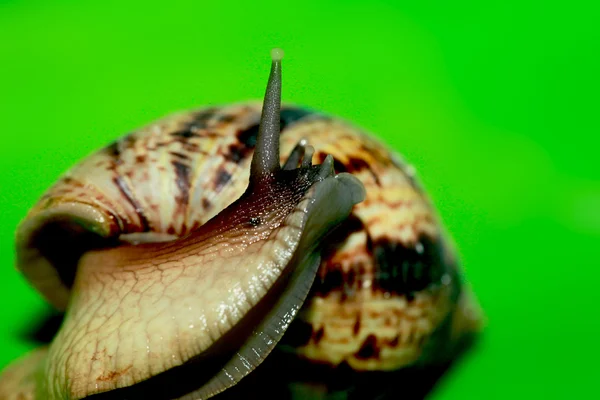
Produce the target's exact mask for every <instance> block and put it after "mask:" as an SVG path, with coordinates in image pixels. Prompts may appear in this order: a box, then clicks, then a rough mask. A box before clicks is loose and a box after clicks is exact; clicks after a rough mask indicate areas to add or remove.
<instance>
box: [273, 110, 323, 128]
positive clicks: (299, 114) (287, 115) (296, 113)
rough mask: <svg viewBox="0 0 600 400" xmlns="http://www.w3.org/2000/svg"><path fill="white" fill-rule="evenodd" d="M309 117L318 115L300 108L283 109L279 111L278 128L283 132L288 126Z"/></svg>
mask: <svg viewBox="0 0 600 400" xmlns="http://www.w3.org/2000/svg"><path fill="white" fill-rule="evenodd" d="M311 115H318V114H317V113H316V112H315V111H312V110H308V109H306V108H301V107H285V108H282V109H281V120H280V127H281V130H282V131H283V130H284V129H285V128H287V127H289V126H290V125H292V124H294V123H296V122H298V121H300V120H301V119H304V118H306V117H309V116H311Z"/></svg>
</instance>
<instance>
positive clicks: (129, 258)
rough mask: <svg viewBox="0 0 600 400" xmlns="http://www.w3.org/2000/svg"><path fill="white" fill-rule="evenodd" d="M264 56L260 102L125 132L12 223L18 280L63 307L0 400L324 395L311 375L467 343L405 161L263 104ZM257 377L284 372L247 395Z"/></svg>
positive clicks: (418, 358)
mask: <svg viewBox="0 0 600 400" xmlns="http://www.w3.org/2000/svg"><path fill="white" fill-rule="evenodd" d="M271 56H272V63H271V70H270V75H269V80H268V84H267V89H266V93H265V97H264V101H263V104H262V105H261V104H260V103H255V102H247V103H237V104H231V105H225V106H211V107H205V108H201V109H197V110H193V111H188V112H182V113H177V114H173V115H171V116H168V117H166V118H163V119H161V120H159V121H157V122H154V123H152V124H150V125H148V126H146V127H144V128H141V129H139V130H136V131H134V132H133V133H130V134H128V135H127V136H125V137H123V138H121V139H119V140H117V141H116V142H114V143H112V144H111V145H109V146H107V147H106V148H104V149H101V150H99V151H98V152H96V153H94V154H92V155H91V156H89V157H88V158H86V159H85V160H83V161H82V162H81V163H79V164H77V165H76V166H75V167H74V168H72V169H71V170H70V171H68V172H67V173H65V174H64V176H62V177H61V178H60V179H59V181H58V182H57V183H56V184H55V185H53V186H52V187H51V188H50V189H49V190H48V191H47V192H46V194H44V195H43V197H42V198H41V199H40V200H39V202H38V203H37V204H36V205H35V206H34V207H33V209H32V210H31V211H30V212H29V213H28V215H27V216H26V218H25V219H24V220H23V222H22V223H21V224H20V225H19V227H18V229H17V234H16V254H17V261H16V263H17V268H18V270H19V271H20V272H21V273H22V274H23V275H24V276H25V278H26V279H27V280H28V281H29V282H30V283H31V285H33V287H34V288H35V289H37V290H38V291H39V292H40V293H41V295H42V296H43V297H44V298H45V299H46V300H47V301H48V302H49V303H51V304H52V305H53V306H54V307H56V308H57V309H58V310H61V311H64V312H65V314H64V320H63V323H62V325H61V327H60V329H59V331H58V332H57V334H56V336H55V337H54V339H53V340H52V342H51V343H50V344H49V345H48V346H44V347H41V348H39V349H37V350H34V351H33V352H31V353H30V354H27V355H25V356H24V357H23V358H21V359H20V360H17V361H15V362H14V363H13V364H11V365H9V366H8V367H7V368H6V369H5V370H4V371H3V373H2V375H1V376H0V399H50V400H66V399H69V400H71V399H88V398H89V399H190V400H191V399H208V398H216V399H219V398H226V396H227V395H228V394H230V395H231V396H234V397H232V398H238V397H235V396H236V395H235V393H242V394H243V396H245V398H261V397H262V398H270V397H269V396H275V397H278V398H287V397H289V398H326V396H327V395H328V393H334V392H335V391H336V390H337V389H335V388H332V387H331V386H330V385H329V384H328V383H327V382H326V381H327V373H330V372H332V371H334V372H333V373H334V374H335V373H336V372H335V371H340V370H343V371H345V373H348V374H350V375H347V376H356V377H360V376H373V375H372V374H374V373H375V374H384V376H388V375H385V374H388V373H389V374H392V375H389V376H393V374H394V373H395V372H397V371H402V370H406V369H408V368H411V367H414V366H430V365H442V364H444V363H447V362H449V361H450V360H452V359H453V358H454V357H456V356H457V354H459V353H460V349H461V345H460V344H461V343H462V342H464V340H465V338H467V337H471V336H472V335H474V334H476V333H477V332H478V331H479V329H480V321H481V316H480V313H479V311H478V310H479V309H478V306H477V302H476V301H475V300H474V298H473V296H472V294H471V291H470V290H469V288H468V286H467V285H466V284H465V283H464V282H463V280H462V274H461V271H460V268H459V262H458V259H457V256H456V254H455V251H454V249H453V247H452V246H451V244H450V242H449V239H448V235H447V234H446V233H445V232H444V230H443V228H442V227H441V224H440V222H439V219H438V217H437V215H436V213H435V210H434V209H433V206H432V205H431V204H430V201H429V199H428V198H427V197H426V195H425V193H424V191H423V189H422V187H421V185H420V184H419V183H418V182H417V179H416V178H415V176H414V172H413V170H412V167H410V166H409V165H408V164H407V163H406V162H405V161H404V160H403V159H402V158H400V156H398V155H396V154H395V153H394V152H393V151H390V150H388V149H387V148H386V147H385V146H384V145H383V144H381V143H380V142H379V141H378V140H377V139H375V138H374V137H373V136H371V135H370V134H368V133H365V132H364V131H362V130H361V129H359V128H357V127H355V126H354V125H352V124H350V123H348V122H346V121H344V120H342V119H339V118H335V117H332V116H329V115H327V114H324V113H320V112H317V111H313V110H309V109H306V108H302V107H298V106H295V105H288V104H284V105H281V59H282V56H283V52H282V51H281V50H280V49H274V50H273V51H272V53H271ZM280 147H281V151H280ZM313 161H316V162H315V163H313ZM274 359H284V360H286V361H285V363H284V364H273V362H271V363H269V362H270V361H271V360H274ZM269 365H270V367H269ZM274 365H275V367H274ZM284 365H285V367H283V366H284ZM295 366H296V367H297V366H303V367H302V368H304V367H306V368H305V369H306V370H307V371H309V372H310V371H329V372H324V373H321V372H319V373H317V374H316V377H315V376H313V377H312V378H306V379H305V380H303V379H304V378H303V376H304V375H302V374H301V373H298V371H299V370H300V369H298V368H296V367H295ZM269 368H270V369H269ZM285 370H289V371H294V372H293V374H292V375H293V376H289V375H288V376H285ZM261 371H263V372H261ZM264 371H268V372H267V374H273V373H281V374H282V375H281V376H284V377H283V378H281V379H274V377H273V375H270V376H269V378H268V382H269V383H268V384H266V385H265V384H264V383H262V384H260V383H259V384H257V383H256V382H260V377H261V373H262V375H263V376H264V375H265V372H264ZM273 371H277V372H273ZM309 375H310V374H309ZM257 380H258V381H257ZM320 380H322V382H320ZM240 388H242V389H240ZM269 388H270V389H269ZM236 390H238V392H236ZM269 390H271V391H269ZM278 390H279V392H278ZM342 390H346V389H345V388H342ZM253 391H255V392H253ZM256 391H258V392H259V393H256ZM346 393H347V394H348V397H352V390H351V389H348V390H346ZM356 393H358V392H356ZM356 393H355V394H354V398H366V397H364V393H363V395H359V394H356ZM398 393H399V392H398ZM336 398H337V397H336Z"/></svg>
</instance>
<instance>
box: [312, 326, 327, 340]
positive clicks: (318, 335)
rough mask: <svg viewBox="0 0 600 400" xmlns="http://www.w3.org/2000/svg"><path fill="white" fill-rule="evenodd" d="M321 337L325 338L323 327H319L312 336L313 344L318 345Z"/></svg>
mask: <svg viewBox="0 0 600 400" xmlns="http://www.w3.org/2000/svg"><path fill="white" fill-rule="evenodd" d="M323 336H325V328H324V327H320V328H319V329H318V330H317V331H316V332H315V333H314V335H313V340H314V341H315V343H319V342H320V341H321V339H323Z"/></svg>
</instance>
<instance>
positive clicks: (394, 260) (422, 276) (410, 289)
mask: <svg viewBox="0 0 600 400" xmlns="http://www.w3.org/2000/svg"><path fill="white" fill-rule="evenodd" d="M370 246H372V249H371V251H372V254H373V257H374V261H375V279H374V281H373V287H374V289H379V290H381V291H383V292H391V293H396V294H400V295H406V296H407V298H408V299H409V300H410V299H412V298H413V296H414V293H416V292H419V291H421V290H423V289H425V288H427V287H428V286H430V285H432V284H436V283H439V282H440V281H441V278H442V276H443V274H444V270H445V268H444V260H443V248H442V246H441V245H440V243H439V242H438V241H433V240H432V239H430V238H429V237H427V236H421V237H420V239H419V241H418V242H417V243H416V245H415V246H413V247H405V246H404V245H403V244H402V243H400V242H397V241H393V240H390V239H387V238H381V239H378V240H375V241H372V242H371V244H370Z"/></svg>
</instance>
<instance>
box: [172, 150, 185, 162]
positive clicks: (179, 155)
mask: <svg viewBox="0 0 600 400" xmlns="http://www.w3.org/2000/svg"><path fill="white" fill-rule="evenodd" d="M170 154H171V155H172V156H173V157H176V158H179V159H182V160H189V159H190V157H189V156H188V155H187V154H183V153H180V152H178V151H171V152H170Z"/></svg>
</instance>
